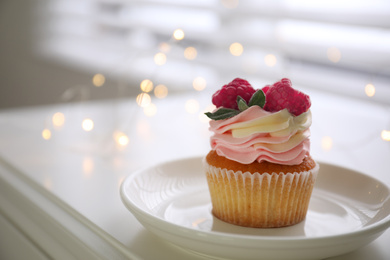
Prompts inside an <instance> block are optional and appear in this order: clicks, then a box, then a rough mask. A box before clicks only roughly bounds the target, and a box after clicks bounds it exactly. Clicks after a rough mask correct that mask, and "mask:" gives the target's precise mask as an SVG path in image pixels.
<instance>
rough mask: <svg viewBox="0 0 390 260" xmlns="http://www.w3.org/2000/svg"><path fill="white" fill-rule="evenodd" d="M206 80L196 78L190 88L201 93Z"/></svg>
mask: <svg viewBox="0 0 390 260" xmlns="http://www.w3.org/2000/svg"><path fill="white" fill-rule="evenodd" d="M206 85H207V83H206V80H205V79H204V78H202V77H196V78H195V79H194V81H192V86H193V87H194V89H195V90H197V91H202V90H204V89H205V88H206Z"/></svg>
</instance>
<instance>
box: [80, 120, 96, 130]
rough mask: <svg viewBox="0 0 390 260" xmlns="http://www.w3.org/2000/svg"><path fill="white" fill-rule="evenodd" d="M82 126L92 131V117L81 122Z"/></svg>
mask: <svg viewBox="0 0 390 260" xmlns="http://www.w3.org/2000/svg"><path fill="white" fill-rule="evenodd" d="M81 127H82V128H83V130H84V131H87V132H89V131H92V129H93V127H94V123H93V121H92V119H90V118H86V119H84V120H83V122H82V123H81Z"/></svg>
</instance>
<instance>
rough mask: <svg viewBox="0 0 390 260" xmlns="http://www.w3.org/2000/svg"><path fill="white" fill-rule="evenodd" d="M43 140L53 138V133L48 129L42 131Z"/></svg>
mask: <svg viewBox="0 0 390 260" xmlns="http://www.w3.org/2000/svg"><path fill="white" fill-rule="evenodd" d="M42 138H43V139H45V140H49V139H50V138H51V131H50V130H49V129H47V128H45V129H43V130H42Z"/></svg>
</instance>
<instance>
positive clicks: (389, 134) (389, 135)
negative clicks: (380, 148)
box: [381, 130, 390, 142]
mask: <svg viewBox="0 0 390 260" xmlns="http://www.w3.org/2000/svg"><path fill="white" fill-rule="evenodd" d="M381 137H382V139H383V140H384V141H388V142H390V131H389V130H382V132H381Z"/></svg>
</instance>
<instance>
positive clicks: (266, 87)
mask: <svg viewBox="0 0 390 260" xmlns="http://www.w3.org/2000/svg"><path fill="white" fill-rule="evenodd" d="M270 87H271V86H270V85H265V86H264V87H263V88H262V89H261V90H262V91H263V92H264V95H265V94H267V92H268V90H269V88H270Z"/></svg>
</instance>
